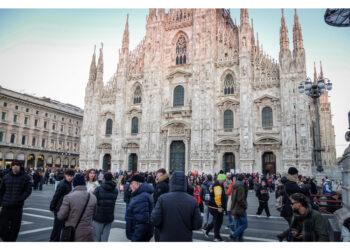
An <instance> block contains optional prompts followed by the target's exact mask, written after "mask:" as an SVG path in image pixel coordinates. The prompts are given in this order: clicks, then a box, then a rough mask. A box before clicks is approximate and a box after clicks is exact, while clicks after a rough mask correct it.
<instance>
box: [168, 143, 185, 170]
mask: <svg viewBox="0 0 350 250" xmlns="http://www.w3.org/2000/svg"><path fill="white" fill-rule="evenodd" d="M170 170H171V171H184V172H185V144H184V143H183V141H173V142H172V143H171V145H170Z"/></svg>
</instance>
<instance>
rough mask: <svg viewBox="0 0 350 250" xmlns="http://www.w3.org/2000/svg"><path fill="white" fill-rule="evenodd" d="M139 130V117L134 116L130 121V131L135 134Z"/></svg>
mask: <svg viewBox="0 0 350 250" xmlns="http://www.w3.org/2000/svg"><path fill="white" fill-rule="evenodd" d="M138 132H139V118H137V117H134V118H132V121H131V133H132V134H137V133H138Z"/></svg>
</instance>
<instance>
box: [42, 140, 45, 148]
mask: <svg viewBox="0 0 350 250" xmlns="http://www.w3.org/2000/svg"><path fill="white" fill-rule="evenodd" d="M41 147H42V148H45V139H42V140H41Z"/></svg>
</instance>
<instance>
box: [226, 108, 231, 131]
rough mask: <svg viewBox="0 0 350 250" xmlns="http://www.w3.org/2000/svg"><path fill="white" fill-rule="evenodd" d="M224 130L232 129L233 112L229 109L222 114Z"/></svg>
mask: <svg viewBox="0 0 350 250" xmlns="http://www.w3.org/2000/svg"><path fill="white" fill-rule="evenodd" d="M224 129H233V112H232V110H230V109H228V110H225V112H224Z"/></svg>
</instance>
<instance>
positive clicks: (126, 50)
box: [122, 13, 129, 53]
mask: <svg viewBox="0 0 350 250" xmlns="http://www.w3.org/2000/svg"><path fill="white" fill-rule="evenodd" d="M122 51H123V53H129V13H128V14H127V15H126V24H125V29H124V35H123V45H122Z"/></svg>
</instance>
